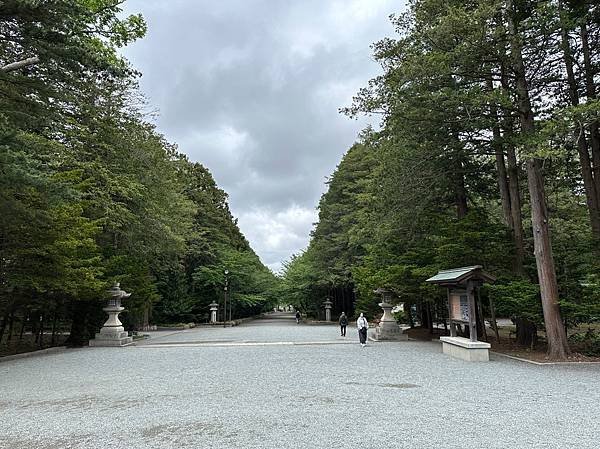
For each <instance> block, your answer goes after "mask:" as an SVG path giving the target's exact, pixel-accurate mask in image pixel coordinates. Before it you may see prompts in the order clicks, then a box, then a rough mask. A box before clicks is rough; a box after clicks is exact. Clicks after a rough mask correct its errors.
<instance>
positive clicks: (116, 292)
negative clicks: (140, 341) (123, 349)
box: [89, 282, 133, 346]
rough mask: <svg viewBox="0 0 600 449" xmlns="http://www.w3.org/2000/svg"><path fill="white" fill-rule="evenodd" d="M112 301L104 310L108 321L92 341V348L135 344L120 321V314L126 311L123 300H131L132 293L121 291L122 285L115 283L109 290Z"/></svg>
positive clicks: (109, 301)
mask: <svg viewBox="0 0 600 449" xmlns="http://www.w3.org/2000/svg"><path fill="white" fill-rule="evenodd" d="M108 293H109V295H110V299H109V300H108V304H107V305H106V307H104V308H103V309H102V310H104V311H105V312H106V313H107V314H108V320H106V323H104V326H102V329H100V332H98V333H97V334H96V337H95V338H94V339H93V340H90V343H89V345H90V346H126V345H129V344H131V343H132V342H133V338H132V337H129V336H128V335H127V332H125V329H124V328H123V323H121V321H119V314H120V313H121V312H122V311H123V310H125V308H124V307H122V306H121V300H123V299H124V298H129V296H131V293H127V292H125V291H124V290H121V287H120V284H119V283H118V282H117V283H115V284H114V285H113V286H112V287H111V289H110V290H108Z"/></svg>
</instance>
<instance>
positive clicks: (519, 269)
mask: <svg viewBox="0 0 600 449" xmlns="http://www.w3.org/2000/svg"><path fill="white" fill-rule="evenodd" d="M500 72H501V84H502V88H503V89H504V90H505V91H506V92H510V83H509V81H508V74H507V73H506V67H505V66H504V64H502V65H501V70H500ZM512 135H513V117H512V116H511V115H510V113H509V116H508V117H507V118H506V119H505V120H504V141H505V142H509V143H508V144H505V145H504V147H505V150H506V161H507V163H508V169H507V175H508V190H509V198H510V212H511V214H512V224H513V227H512V231H513V239H514V244H515V259H514V267H513V268H514V272H515V274H517V275H519V276H525V269H524V267H523V264H524V263H525V237H524V235H525V232H524V230H523V215H522V213H521V187H520V185H519V164H518V162H517V154H516V151H515V147H514V145H513V144H512V143H510V138H511V137H512Z"/></svg>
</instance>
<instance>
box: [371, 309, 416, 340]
mask: <svg viewBox="0 0 600 449" xmlns="http://www.w3.org/2000/svg"><path fill="white" fill-rule="evenodd" d="M379 307H381V308H382V309H383V316H382V317H381V320H380V321H379V325H377V327H376V328H375V333H374V334H373V338H374V339H375V340H393V341H403V340H408V334H405V333H404V331H405V330H406V329H408V328H407V327H401V326H399V325H398V323H396V319H395V318H394V316H393V315H392V308H393V307H394V306H393V305H392V304H389V303H387V302H381V303H379Z"/></svg>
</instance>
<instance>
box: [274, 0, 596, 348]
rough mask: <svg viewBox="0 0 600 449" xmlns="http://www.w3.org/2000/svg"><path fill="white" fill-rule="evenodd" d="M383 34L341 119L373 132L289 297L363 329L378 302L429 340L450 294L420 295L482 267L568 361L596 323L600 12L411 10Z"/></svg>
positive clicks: (439, 6)
mask: <svg viewBox="0 0 600 449" xmlns="http://www.w3.org/2000/svg"><path fill="white" fill-rule="evenodd" d="M392 22H393V25H394V26H395V29H396V32H397V35H396V38H385V39H383V40H381V41H379V42H377V43H376V44H374V46H373V48H374V56H375V59H376V60H377V61H378V62H379V63H380V64H381V68H382V73H381V75H379V76H377V77H376V78H374V79H372V80H371V81H370V82H369V84H368V86H366V87H365V88H363V89H361V90H360V91H359V92H358V93H357V95H356V97H355V98H354V101H353V104H352V105H351V106H350V107H348V108H347V109H344V110H343V111H342V112H344V113H346V114H348V115H349V116H351V117H354V116H357V115H361V114H369V115H372V116H374V117H381V127H380V128H379V129H378V130H372V129H367V130H365V131H364V132H363V133H362V135H361V136H360V138H359V140H358V141H357V143H356V144H355V145H353V146H352V148H350V150H349V151H348V152H347V154H346V155H345V156H344V158H343V160H342V162H341V163H340V164H339V166H338V167H337V169H336V171H335V172H334V173H333V175H332V176H331V178H330V180H329V182H328V184H329V185H328V187H329V188H328V191H327V193H325V194H324V195H323V196H322V198H321V201H320V203H319V221H318V224H317V225H316V228H315V229H314V231H313V234H312V239H311V242H310V245H309V247H308V249H307V250H306V251H305V252H303V253H302V254H299V255H297V256H294V257H293V258H292V259H291V260H290V261H288V263H287V264H286V266H285V276H284V283H283V287H284V289H285V290H286V292H287V293H286V294H287V295H289V296H290V297H291V298H293V301H294V303H295V304H296V305H297V306H298V307H301V308H303V309H305V310H307V311H311V312H312V313H318V311H319V310H320V309H322V305H321V304H322V302H323V301H324V300H325V298H326V297H330V298H332V300H334V303H335V308H336V309H337V310H338V311H340V310H342V309H346V311H348V309H349V307H351V304H352V301H354V300H355V301H356V302H355V307H356V311H357V312H358V311H363V312H367V313H368V314H369V316H371V317H372V316H373V315H374V314H376V313H377V312H378V307H377V303H378V302H379V301H380V299H379V298H376V297H375V295H374V293H373V290H374V289H375V288H377V287H387V288H390V289H392V290H393V291H394V292H395V294H396V295H397V299H396V300H397V301H399V302H404V303H405V304H406V307H405V309H406V310H410V309H411V305H412V306H413V307H412V308H413V309H415V308H416V310H417V311H418V316H416V317H414V316H412V314H411V316H409V317H407V319H408V320H414V319H418V320H419V321H420V322H421V323H422V324H423V325H424V326H426V327H427V326H428V327H431V325H432V321H434V320H436V319H439V320H444V318H445V317H447V310H446V306H445V302H444V301H445V292H444V291H442V289H438V288H436V287H432V286H428V285H426V284H425V283H424V280H425V279H426V278H427V277H429V276H431V275H433V274H435V273H436V272H437V271H438V270H440V269H448V268H453V267H460V266H468V265H475V264H482V265H483V266H484V267H485V268H486V269H487V270H488V271H490V272H492V273H493V274H494V275H496V276H497V277H498V282H497V283H496V284H495V285H493V286H488V287H486V289H485V290H484V291H483V292H482V293H483V295H484V296H485V297H491V298H492V299H493V300H495V303H496V307H497V309H498V311H497V312H498V313H499V314H500V315H501V316H512V317H513V318H514V319H515V320H516V322H517V325H518V327H521V328H522V329H520V330H521V331H522V330H523V328H525V329H529V330H530V332H525V333H522V332H521V335H522V336H524V338H525V339H527V338H529V339H532V338H535V333H536V330H537V329H544V330H545V333H546V339H547V343H548V355H549V356H550V357H552V358H556V359H560V358H565V357H567V356H568V355H569V352H570V349H569V341H568V340H567V330H568V329H569V328H572V327H574V326H577V325H580V324H582V323H592V322H596V321H598V320H600V270H599V264H600V134H599V132H598V123H599V118H600V103H599V101H598V97H597V95H598V79H599V74H600V8H599V6H598V5H597V3H596V2H593V1H585V0H550V1H529V0H485V1H464V0H413V1H411V2H410V4H409V6H408V8H407V11H406V12H405V13H402V14H399V15H396V16H392ZM347 298H350V302H348V299H347ZM484 303H485V304H487V301H484ZM350 312H353V311H352V310H350ZM520 330H519V329H517V331H518V332H519V331H520ZM528 334H529V336H528ZM587 337H589V338H595V340H594V342H593V343H594V344H595V345H596V346H595V348H596V351H597V352H598V353H600V338H598V336H597V335H594V333H593V332H591V331H590V332H588V333H587ZM573 338H576V337H573Z"/></svg>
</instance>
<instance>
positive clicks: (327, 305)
mask: <svg viewBox="0 0 600 449" xmlns="http://www.w3.org/2000/svg"><path fill="white" fill-rule="evenodd" d="M332 304H333V303H332V302H331V301H330V300H329V298H327V300H325V302H324V303H323V305H324V306H325V308H326V309H327V308H331V305H332Z"/></svg>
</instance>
